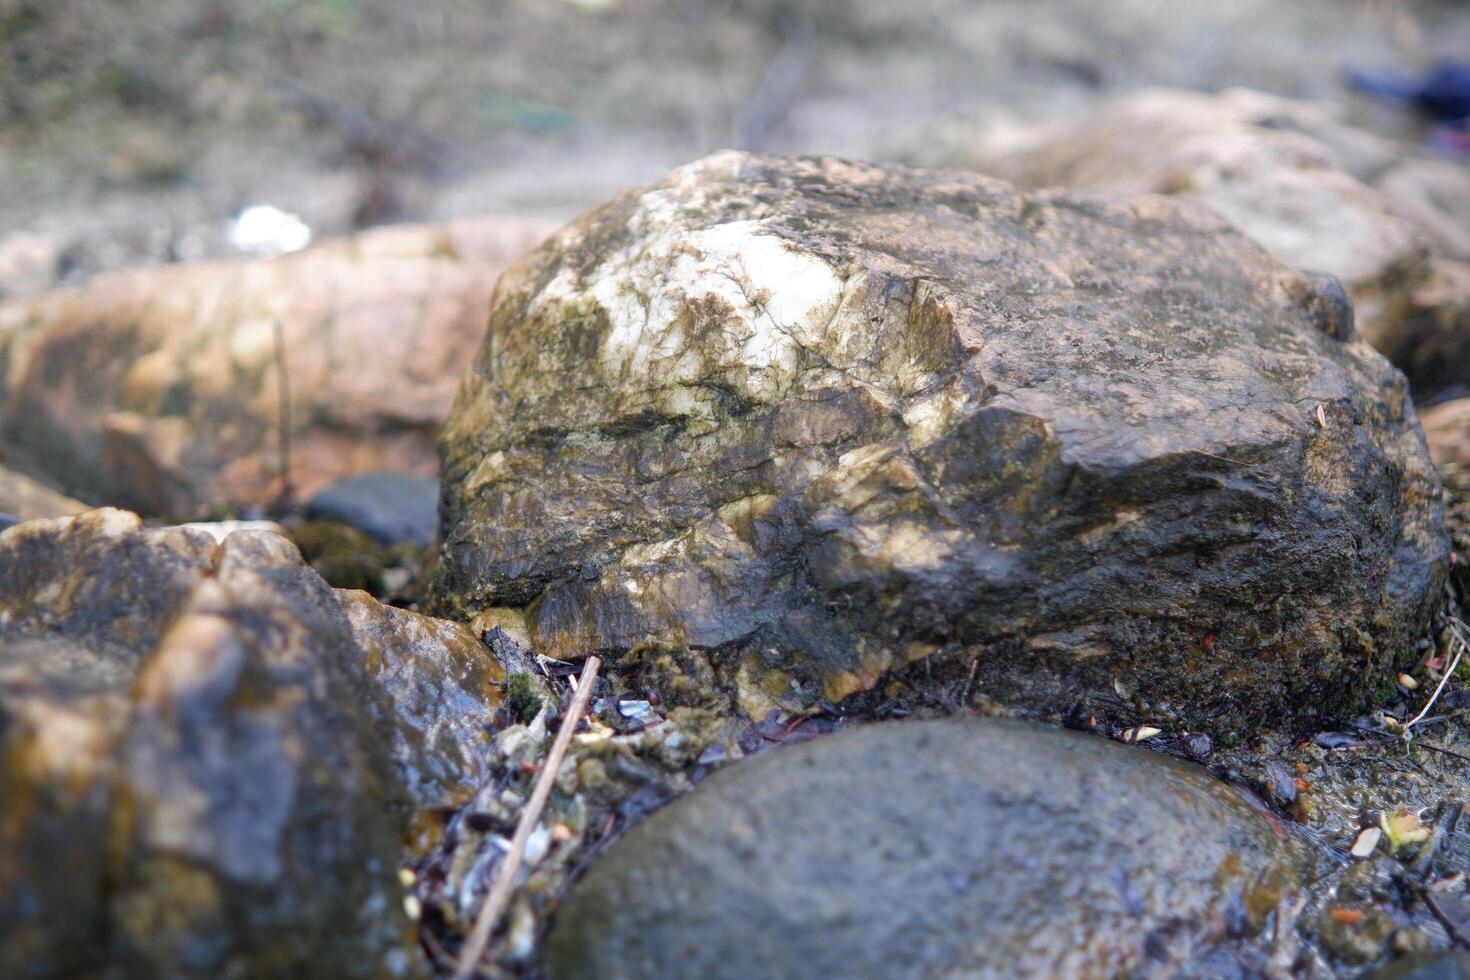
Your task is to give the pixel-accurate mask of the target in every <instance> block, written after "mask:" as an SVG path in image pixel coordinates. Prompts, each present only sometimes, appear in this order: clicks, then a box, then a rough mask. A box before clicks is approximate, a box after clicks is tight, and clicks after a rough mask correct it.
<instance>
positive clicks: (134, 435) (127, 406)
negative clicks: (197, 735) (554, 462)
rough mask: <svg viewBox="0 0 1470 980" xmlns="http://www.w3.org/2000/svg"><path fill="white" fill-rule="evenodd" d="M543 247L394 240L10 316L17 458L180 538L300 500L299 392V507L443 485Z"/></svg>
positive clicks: (103, 288)
mask: <svg viewBox="0 0 1470 980" xmlns="http://www.w3.org/2000/svg"><path fill="white" fill-rule="evenodd" d="M546 231H547V225H545V224H544V223H541V222H535V221H515V220H513V219H501V220H499V221H498V222H497V221H496V220H495V219H490V220H488V221H485V222H476V221H462V222H450V223H447V224H443V225H430V226H405V227H398V228H384V229H380V230H377V231H372V232H367V233H363V234H361V235H359V236H356V237H354V238H351V239H344V240H341V241H338V242H329V243H325V244H323V245H321V246H318V247H316V248H312V249H308V250H307V251H304V252H300V253H296V254H293V255H288V256H283V257H279V258H272V259H262V260H238V261H216V262H205V263H192V264H184V265H175V266H169V267H165V268H159V269H143V270H132V271H127V272H119V273H114V274H110V275H104V276H99V277H97V278H96V279H94V280H92V281H90V282H89V283H87V284H86V285H85V286H83V287H81V288H79V289H74V290H64V291H58V292H53V293H45V294H42V295H40V296H35V297H32V298H30V299H26V300H17V301H14V302H11V303H8V304H4V305H0V438H3V440H4V441H5V442H6V443H7V444H8V449H9V453H10V455H11V457H12V458H14V459H24V460H25V462H26V464H27V466H28V467H29V468H30V469H32V470H33V471H34V472H37V473H42V474H45V475H47V476H48V477H49V478H50V479H51V480H52V481H53V482H55V483H56V484H57V485H58V486H59V487H61V488H62V489H64V490H66V491H67V492H68V493H72V494H75V495H76V496H78V497H81V498H83V499H86V500H89V501H92V502H94V503H106V504H118V505H123V506H128V507H132V508H134V509H136V510H139V511H140V512H142V513H144V514H148V515H155V516H163V517H175V518H178V517H194V516H197V515H199V514H201V513H203V512H205V511H208V510H217V509H230V508H235V509H238V508H241V507H246V506H251V505H260V504H266V503H270V502H272V501H274V500H275V499H276V498H277V497H278V496H279V495H280V493H281V492H282V490H283V486H282V482H281V475H282V474H281V470H282V466H281V460H282V448H281V444H280V437H281V429H282V426H281V418H282V409H283V397H282V391H281V388H282V379H283V378H284V379H285V380H286V384H285V387H286V389H287V391H286V399H285V402H284V404H288V405H289V407H288V408H287V409H286V412H287V413H288V414H287V418H288V423H287V425H286V426H285V428H286V430H287V435H288V439H289V469H290V481H291V487H290V489H291V490H292V491H293V492H294V493H296V494H298V495H300V496H301V497H302V498H303V499H304V498H307V497H310V496H311V495H312V494H314V493H316V492H317V491H318V490H320V489H322V488H324V487H326V486H328V485H330V484H331V483H333V482H334V481H337V480H340V479H342V478H343V477H346V476H350V475H352V474H354V473H361V472H365V471H371V470H381V469H392V470H401V471H403V472H407V473H417V474H419V475H428V476H431V475H432V474H433V473H434V470H435V458H434V440H435V437H436V435H437V432H438V428H439V425H440V423H441V422H442V420H443V417H444V413H445V411H446V409H447V408H448V406H449V403H450V400H451V398H452V397H453V393H454V385H455V379H456V375H457V373H458V370H459V365H460V364H462V363H463V361H464V359H465V357H466V356H467V354H468V352H469V351H471V350H473V348H474V345H475V343H476V341H477V340H478V338H479V336H480V334H481V333H482V331H483V329H484V317H485V311H486V309H487V307H488V302H489V297H490V292H491V289H492V288H493V286H494V283H495V278H496V276H497V275H498V274H499V273H500V270H501V269H502V268H503V267H504V266H505V265H506V264H507V263H508V262H510V261H511V260H512V259H514V258H515V257H516V256H518V255H519V254H520V253H521V252H522V251H523V250H525V249H526V248H528V247H529V246H531V245H532V244H534V243H535V242H536V241H537V240H539V239H540V237H541V236H542V235H544V234H545V233H546ZM278 331H279V336H278V333H277V332H278Z"/></svg>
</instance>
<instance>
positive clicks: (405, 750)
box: [338, 592, 505, 809]
mask: <svg viewBox="0 0 1470 980" xmlns="http://www.w3.org/2000/svg"><path fill="white" fill-rule="evenodd" d="M338 601H339V602H340V604H341V606H342V610H343V612H344V613H345V614H346V616H347V621H348V623H349V624H350V625H351V628H352V636H353V638H354V640H355V641H356V643H357V645H358V646H359V648H360V649H361V651H362V655H363V658H364V660H363V663H364V665H365V667H366V670H367V675H368V677H369V678H370V680H371V681H372V684H373V686H374V687H375V688H377V689H378V691H380V692H382V693H383V694H386V695H387V697H388V700H389V707H390V712H391V715H390V716H391V718H392V721H393V723H392V727H391V732H392V737H391V740H390V743H389V751H390V752H391V754H392V757H393V761H394V763H395V764H396V766H397V768H398V771H399V772H400V773H402V774H403V776H404V778H405V780H406V782H407V784H408V791H409V793H410V795H411V796H412V798H413V800H414V803H415V806H416V807H418V808H420V809H423V808H427V807H438V806H447V805H449V804H451V803H456V802H459V797H461V796H463V795H464V794H465V793H466V792H467V791H468V790H470V789H472V788H474V787H475V786H477V785H478V784H479V781H480V777H481V773H480V766H481V763H482V761H483V757H484V750H485V748H486V745H487V742H488V736H487V728H488V725H489V723H490V722H491V720H492V719H493V718H494V716H495V712H496V709H498V708H499V707H500V703H501V700H502V698H503V695H504V690H505V670H504V669H503V668H502V667H500V665H499V664H497V663H496V662H495V660H494V658H493V657H491V656H489V655H488V651H487V650H486V648H485V645H484V644H483V643H482V642H481V641H480V639H479V637H478V636H476V635H475V634H474V632H472V631H471V630H470V629H469V627H467V626H463V625H461V624H459V623H451V622H447V621H446V620H442V619H433V618H431V617H429V616H421V615H419V614H418V613H414V612H410V611H408V610H406V609H396V608H394V607H392V606H385V605H383V604H382V603H379V602H376V601H374V600H373V598H372V597H371V596H369V595H367V594H366V593H363V592H339V593H338Z"/></svg>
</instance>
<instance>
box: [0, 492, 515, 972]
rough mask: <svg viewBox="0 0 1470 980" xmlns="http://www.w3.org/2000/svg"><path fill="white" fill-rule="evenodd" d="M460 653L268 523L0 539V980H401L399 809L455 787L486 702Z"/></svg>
mask: <svg viewBox="0 0 1470 980" xmlns="http://www.w3.org/2000/svg"><path fill="white" fill-rule="evenodd" d="M472 639H473V637H472V636H471V635H470V634H469V631H468V630H467V629H466V628H464V627H458V626H455V625H454V624H439V623H436V622H435V621H432V620H428V619H427V618H425V617H417V616H415V614H413V613H408V612H400V611H396V610H395V611H386V610H383V609H382V608H381V607H377V606H376V603H373V602H372V601H371V600H370V599H368V598H367V597H366V596H363V595H361V594H351V593H349V594H340V593H336V592H334V591H333V590H331V589H330V588H328V587H327V586H326V584H325V583H323V582H322V581H321V579H320V578H318V577H317V576H316V574H315V573H314V572H312V571H311V570H310V569H309V568H307V567H306V566H305V565H304V564H303V563H302V561H301V559H300V556H299V555H298V554H297V553H296V551H295V549H294V547H293V546H292V545H291V544H290V542H289V541H287V540H286V539H285V538H284V537H282V536H280V535H278V534H274V533H270V532H267V531H237V532H235V533H232V534H228V535H226V536H224V538H223V541H220V540H218V538H217V536H216V534H213V533H211V531H210V530H209V529H205V528H172V529H160V530H147V529H144V528H142V527H141V524H140V521H139V519H138V518H137V517H136V516H135V515H132V514H127V513H124V512H122V511H115V510H103V511H94V512H89V513H87V514H83V515H81V516H78V517H74V518H64V519H57V520H48V521H33V522H29V523H25V524H21V525H19V526H16V527H13V528H11V529H10V530H8V531H5V532H4V533H0V794H3V799H4V801H5V802H4V820H3V821H0V973H3V974H4V975H6V976H20V977H30V976H36V977H40V976H75V975H84V974H88V973H90V972H92V971H95V970H97V969H98V968H99V967H100V966H101V965H102V964H104V963H107V964H111V965H112V966H113V967H114V968H117V969H121V970H123V971H124V972H125V973H127V974H128V975H140V976H141V975H152V976H226V975H230V976H233V975H250V976H264V975H285V974H303V973H308V972H320V971H321V970H327V971H328V972H331V973H333V974H334V975H343V976H383V975H391V974H399V973H403V972H406V971H409V970H410V969H411V968H412V957H411V955H410V951H411V949H412V947H411V945H410V944H409V943H408V942H407V941H406V940H407V922H406V920H405V919H404V918H403V916H402V910H401V907H400V906H401V894H400V891H399V885H398V883H397V881H396V879H395V876H394V867H395V865H396V862H397V860H398V856H399V849H400V843H401V840H402V833H403V831H404V829H405V827H406V825H407V819H406V818H407V816H408V807H409V806H439V805H445V804H447V803H450V802H452V801H453V800H454V799H455V798H456V797H457V796H458V795H462V793H463V791H464V789H465V788H466V784H472V783H473V781H474V778H475V775H476V774H475V773H474V772H473V768H472V766H471V765H470V763H471V761H472V757H473V756H475V755H477V754H478V749H480V748H483V743H484V737H485V736H484V731H483V726H484V724H485V723H486V722H487V721H489V720H490V717H491V715H492V713H493V711H494V709H495V707H496V706H497V704H498V701H499V696H498V693H497V692H496V691H493V690H491V689H490V682H491V681H492V680H494V679H496V678H503V674H501V673H500V672H499V670H498V667H496V665H494V664H493V662H490V661H489V657H488V652H487V651H486V650H485V649H484V648H483V647H481V646H479V644H478V643H476V644H474V647H473V648H472V647H471V646H470V643H469V641H470V640H472ZM394 763H397V765H396V766H395V765H394Z"/></svg>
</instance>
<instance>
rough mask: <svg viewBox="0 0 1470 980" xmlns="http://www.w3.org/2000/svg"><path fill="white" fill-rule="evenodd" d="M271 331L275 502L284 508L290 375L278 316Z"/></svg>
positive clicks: (288, 496) (288, 470)
mask: <svg viewBox="0 0 1470 980" xmlns="http://www.w3.org/2000/svg"><path fill="white" fill-rule="evenodd" d="M273 327H274V329H273V330H272V331H271V335H272V337H273V338H274V339H275V345H276V382H277V392H276V397H277V408H276V434H277V437H278V439H277V448H278V449H279V450H280V453H281V494H280V496H279V497H278V498H277V499H276V503H277V505H278V506H280V507H281V508H285V507H286V506H288V505H289V504H290V503H291V376H290V374H289V373H288V372H287V371H286V328H285V327H284V326H282V325H281V321H280V318H279V317H278V318H277V319H276V321H275V323H274V325H273Z"/></svg>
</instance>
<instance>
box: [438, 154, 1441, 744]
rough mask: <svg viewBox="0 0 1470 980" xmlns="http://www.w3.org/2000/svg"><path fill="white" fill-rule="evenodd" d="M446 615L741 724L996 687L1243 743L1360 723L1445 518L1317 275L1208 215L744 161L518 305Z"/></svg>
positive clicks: (1397, 409) (449, 541)
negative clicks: (682, 680) (1246, 733)
mask: <svg viewBox="0 0 1470 980" xmlns="http://www.w3.org/2000/svg"><path fill="white" fill-rule="evenodd" d="M441 457H442V466H443V491H442V501H441V505H442V515H443V527H442V532H443V534H442V540H443V544H442V549H443V550H442V556H441V557H442V563H441V564H442V568H441V571H440V577H439V581H438V583H437V591H438V595H439V600H440V603H441V605H442V606H443V607H445V608H447V609H449V610H451V611H453V612H454V613H455V614H456V615H458V616H462V617H469V616H471V615H473V614H474V613H476V612H478V611H480V610H483V609H487V608H491V607H504V606H518V607H525V608H526V612H527V624H528V628H529V632H530V635H531V639H532V642H533V644H534V645H535V646H536V648H537V649H538V652H541V653H545V654H547V655H550V656H553V657H559V658H576V657H580V656H582V655H585V654H586V653H589V652H593V651H602V652H604V653H608V654H610V655H612V656H613V657H614V658H615V659H616V658H617V657H619V656H621V655H622V654H624V653H626V652H628V651H640V650H646V649H648V648H660V649H661V648H671V649H678V650H684V651H695V652H698V653H700V654H702V655H704V656H705V657H707V659H708V661H709V663H710V664H711V665H712V666H713V669H714V671H715V673H716V674H717V676H718V677H719V679H720V682H721V683H722V684H723V685H724V686H725V687H726V689H727V690H728V691H729V692H731V693H732V694H733V695H734V697H735V698H736V701H737V703H738V704H739V706H740V707H741V708H742V709H743V710H745V711H746V712H747V713H748V714H751V715H753V716H756V717H759V716H760V713H762V712H764V711H765V710H767V709H769V708H770V707H782V708H787V709H793V710H794V709H800V708H802V707H807V706H811V705H813V704H815V703H817V702H819V701H822V700H826V701H830V702H841V701H844V700H845V699H846V700H849V703H850V704H852V705H854V706H856V705H859V704H860V702H861V698H863V697H866V696H868V695H867V693H866V692H870V691H872V690H874V689H875V688H879V687H880V681H883V680H884V679H885V678H887V677H893V678H897V679H901V680H905V681H906V682H907V683H908V684H909V685H910V686H922V685H923V684H925V683H927V682H928V680H929V678H931V677H939V676H942V675H944V674H945V673H946V672H947V671H950V672H952V671H959V672H960V673H961V676H963V672H964V671H965V670H966V669H967V668H971V665H973V668H972V669H973V671H974V674H973V677H974V683H975V684H976V687H977V689H978V690H979V691H980V692H981V693H983V694H984V695H985V696H987V697H990V698H992V699H994V700H996V701H999V702H1001V703H1005V704H1013V705H1020V706H1023V707H1028V708H1034V709H1038V710H1045V711H1056V710H1067V709H1070V708H1073V707H1075V706H1076V705H1077V704H1078V702H1079V701H1085V702H1087V703H1088V704H1089V705H1090V706H1091V710H1094V711H1097V712H1100V713H1104V714H1106V713H1114V714H1130V713H1137V712H1138V711H1146V712H1148V713H1149V714H1150V715H1151V716H1153V717H1161V718H1167V719H1173V720H1175V721H1179V722H1183V723H1187V724H1191V725H1198V726H1202V727H1207V728H1209V729H1212V730H1215V731H1229V730H1232V729H1234V728H1235V727H1236V726H1239V725H1242V724H1246V723H1252V724H1273V725H1279V724H1282V723H1285V722H1302V721H1306V720H1309V719H1312V718H1316V717H1320V716H1323V715H1327V714H1331V713H1336V712H1340V711H1345V710H1350V709H1353V708H1356V707H1360V706H1361V705H1363V704H1364V703H1366V702H1367V701H1368V700H1370V699H1371V697H1372V695H1373V694H1374V692H1375V689H1376V688H1378V687H1379V686H1380V685H1381V684H1382V683H1384V682H1385V681H1391V678H1392V677H1393V672H1394V669H1395V664H1396V662H1397V661H1399V660H1401V659H1402V658H1404V657H1405V656H1406V655H1407V654H1408V644H1407V642H1406V641H1408V640H1409V639H1410V638H1411V637H1416V636H1417V634H1418V633H1419V632H1421V631H1422V629H1423V628H1424V626H1425V623H1426V621H1427V616H1428V614H1429V611H1430V607H1431V605H1432V603H1433V601H1434V600H1435V599H1436V598H1437V597H1438V595H1439V592H1440V588H1441V586H1442V583H1443V579H1444V574H1445V565H1446V547H1447V545H1446V540H1445V535H1444V531H1443V528H1442V514H1441V503H1440V490H1439V484H1438V481H1437V479H1436V477H1435V475H1434V471H1433V469H1432V467H1431V465H1430V463H1429V460H1428V457H1427V456H1426V453H1425V449H1424V443H1423V437H1422V434H1421V433H1420V431H1419V426H1418V422H1417V419H1416V416H1415V412H1414V409H1413V406H1412V404H1411V402H1410V401H1409V399H1408V397H1407V395H1406V392H1405V383H1404V380H1403V377H1402V375H1400V374H1399V373H1398V372H1397V371H1396V370H1395V369H1394V368H1392V367H1391V366H1390V365H1389V364H1388V363H1387V362H1386V361H1385V360H1384V359H1383V358H1382V357H1381V356H1380V355H1378V354H1377V353H1375V352H1374V351H1373V350H1372V349H1371V348H1370V347H1369V346H1368V345H1367V344H1366V343H1365V342H1364V341H1363V340H1362V339H1361V338H1360V337H1359V336H1358V334H1357V332H1356V330H1355V329H1354V328H1353V324H1352V310H1351V305H1350V303H1349V301H1348V299H1347V297H1346V295H1345V293H1344V292H1343V290H1342V288H1341V287H1340V286H1339V285H1338V284H1337V282H1336V281H1335V280H1333V279H1331V278H1330V277H1324V276H1317V275H1308V274H1304V273H1299V272H1296V271H1293V270H1290V269H1288V268H1286V267H1285V266H1283V265H1281V264H1280V263H1279V262H1277V261H1276V260H1275V259H1273V258H1271V257H1270V256H1269V255H1268V254H1267V253H1266V252H1265V251H1263V250H1262V249H1261V248H1260V247H1259V246H1257V245H1255V244H1254V243H1252V242H1251V241H1249V240H1248V239H1246V238H1245V237H1244V236H1243V235H1241V234H1240V233H1238V232H1236V231H1235V230H1234V229H1233V228H1232V227H1231V226H1229V225H1228V224H1226V223H1225V222H1224V221H1222V220H1221V219H1219V218H1217V217H1215V216H1214V215H1213V214H1211V213H1210V212H1209V211H1207V210H1206V209H1205V208H1204V207H1202V206H1200V205H1197V204H1193V203H1191V202H1188V201H1181V200H1173V199H1167V198H1160V197H1150V196H1119V195H1108V196H1103V195H1094V194H1086V193H1079V192H1070V191H1059V192H1037V193H1025V192H1022V191H1019V190H1017V189H1015V188H1013V187H1011V186H1010V185H1007V184H1004V183H1001V182H999V181H995V180H992V179H988V178H984V177H979V176H975V175H969V174H960V173H955V172H937V171H934V172H931V171H921V170H910V169H904V168H896V167H876V166H869V165H863V164H855V163H848V162H844V161H839V160H835V159H827V158H823V159H787V158H771V157H757V156H750V155H744V154H737V153H722V154H717V155H715V156H712V157H708V158H706V159H704V160H701V161H699V162H696V163H694V164H691V165H689V166H687V167H684V168H681V169H680V170H678V171H675V172H674V173H673V174H672V175H671V176H670V177H668V178H667V179H665V180H664V181H662V182H660V183H657V184H654V185H652V186H650V187H648V188H645V189H641V190H635V191H630V192H627V193H625V194H623V195H621V196H619V197H617V198H615V199H613V200H612V201H610V202H609V203H607V204H606V205H604V206H602V207H600V208H598V209H596V210H594V211H592V212H589V213H588V214H587V215H585V216H583V217H582V218H580V219H579V220H577V221H576V222H574V223H573V224H571V225H568V226H567V227H566V228H564V229H563V230H561V231H560V232H558V233H557V234H556V235H555V236H553V237H552V238H551V239H550V240H549V241H548V242H547V243H546V244H545V245H543V246H542V247H541V248H540V249H539V250H537V251H536V252H534V253H532V254H531V255H530V256H528V257H527V258H526V259H524V260H523V261H522V262H521V263H519V264H518V265H517V266H515V267H513V268H512V269H511V270H510V271H509V272H507V273H506V275H505V276H504V277H503V278H502V280H501V282H500V284H499V286H498V289H497V292H496V296H495V299H494V301H493V304H492V313H491V318H490V327H489V331H488V334H487V335H486V338H485V341H484V344H483V346H482V347H481V350H480V353H479V355H478V357H477V358H476V359H475V361H474V364H473V366H472V368H471V369H470V371H469V372H468V374H467V375H466V377H465V379H464V381H463V382H462V385H461V388H460V392H459V395H458V398H457V401H456V405H455V408H454V411H453V413H452V415H451V418H450V420H449V422H448V425H447V427H446V430H445V434H444V437H443V440H442V442H441Z"/></svg>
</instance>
